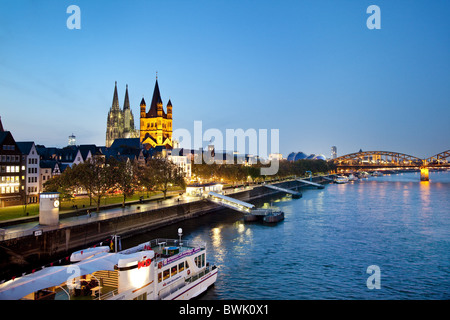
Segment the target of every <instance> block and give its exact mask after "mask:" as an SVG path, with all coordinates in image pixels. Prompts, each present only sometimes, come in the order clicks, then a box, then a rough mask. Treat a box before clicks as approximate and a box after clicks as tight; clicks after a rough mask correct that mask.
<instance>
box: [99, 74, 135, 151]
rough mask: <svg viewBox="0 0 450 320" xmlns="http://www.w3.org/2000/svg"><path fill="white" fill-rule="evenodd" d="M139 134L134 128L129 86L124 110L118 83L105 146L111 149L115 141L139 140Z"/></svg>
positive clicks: (115, 87)
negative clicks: (121, 105) (120, 103)
mask: <svg viewBox="0 0 450 320" xmlns="http://www.w3.org/2000/svg"><path fill="white" fill-rule="evenodd" d="M138 137H139V132H138V131H137V130H136V128H135V126H134V117H133V112H132V111H131V109H130V100H129V97H128V85H127V86H126V90H125V100H124V109H123V110H121V109H120V105H119V95H118V93H117V81H116V83H115V86H114V94H113V102H112V106H111V109H110V110H109V112H108V118H107V119H106V141H105V146H106V147H110V146H111V145H112V143H113V142H114V140H115V139H120V138H138Z"/></svg>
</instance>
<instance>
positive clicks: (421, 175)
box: [420, 167, 430, 181]
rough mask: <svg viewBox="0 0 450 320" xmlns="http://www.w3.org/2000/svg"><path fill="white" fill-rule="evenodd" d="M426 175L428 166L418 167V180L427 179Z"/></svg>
mask: <svg viewBox="0 0 450 320" xmlns="http://www.w3.org/2000/svg"><path fill="white" fill-rule="evenodd" d="M429 180H430V179H429V177H428V168H426V167H422V168H420V181H429Z"/></svg>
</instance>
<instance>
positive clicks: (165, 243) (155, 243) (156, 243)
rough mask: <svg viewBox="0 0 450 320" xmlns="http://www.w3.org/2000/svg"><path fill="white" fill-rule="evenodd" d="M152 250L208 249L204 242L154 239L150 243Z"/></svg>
mask: <svg viewBox="0 0 450 320" xmlns="http://www.w3.org/2000/svg"><path fill="white" fill-rule="evenodd" d="M150 246H151V247H152V248H160V249H161V248H163V247H183V248H206V243H205V242H202V241H193V240H183V239H181V242H180V240H177V239H154V240H151V241H150Z"/></svg>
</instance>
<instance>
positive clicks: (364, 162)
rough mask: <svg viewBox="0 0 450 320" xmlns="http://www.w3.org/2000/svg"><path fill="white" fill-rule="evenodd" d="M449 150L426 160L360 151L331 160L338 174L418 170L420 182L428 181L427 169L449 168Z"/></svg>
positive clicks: (396, 154)
mask: <svg viewBox="0 0 450 320" xmlns="http://www.w3.org/2000/svg"><path fill="white" fill-rule="evenodd" d="M449 156H450V150H447V151H443V152H441V153H438V154H435V155H434V156H431V157H429V158H426V159H420V158H418V157H415V156H412V155H408V154H404V153H399V152H391V151H360V152H355V153H349V154H346V155H344V156H340V157H338V158H336V159H332V160H330V161H333V162H334V163H335V164H336V165H337V168H338V170H337V171H338V172H348V171H360V170H368V171H369V170H401V169H416V170H417V169H420V170H421V180H428V169H431V168H450V163H449V162H448V157H449Z"/></svg>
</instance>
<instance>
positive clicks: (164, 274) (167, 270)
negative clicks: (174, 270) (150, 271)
mask: <svg viewBox="0 0 450 320" xmlns="http://www.w3.org/2000/svg"><path fill="white" fill-rule="evenodd" d="M169 277H170V270H169V269H166V270H164V271H163V280H166V279H167V278H169Z"/></svg>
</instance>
